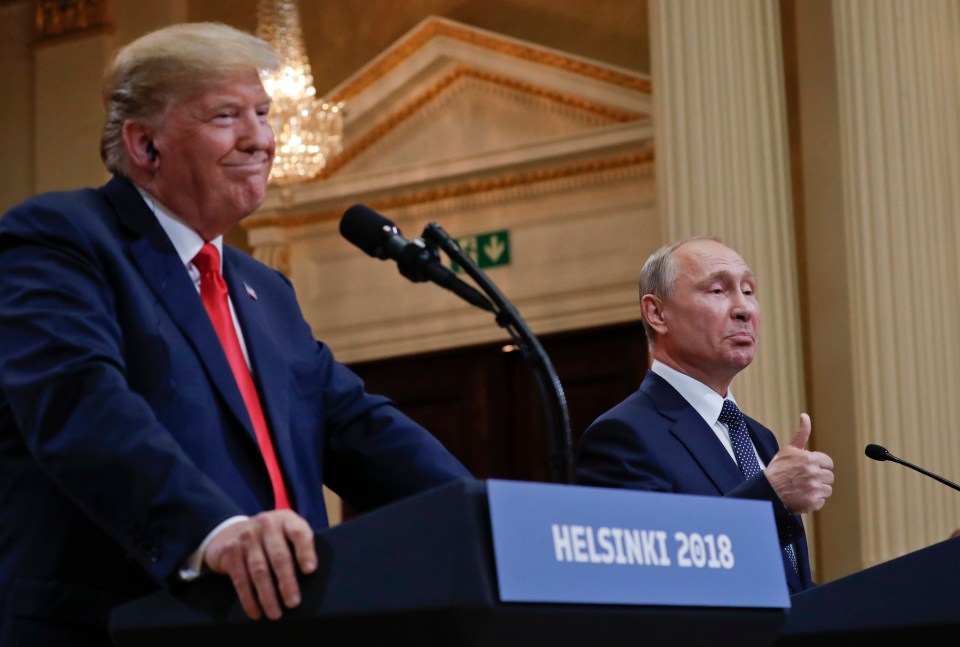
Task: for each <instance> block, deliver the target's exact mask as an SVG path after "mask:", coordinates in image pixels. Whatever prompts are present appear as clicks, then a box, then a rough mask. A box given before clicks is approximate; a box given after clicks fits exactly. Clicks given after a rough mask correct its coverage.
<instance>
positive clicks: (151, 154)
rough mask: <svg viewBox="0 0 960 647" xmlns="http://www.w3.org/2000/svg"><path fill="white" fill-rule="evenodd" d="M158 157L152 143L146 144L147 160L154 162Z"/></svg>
mask: <svg viewBox="0 0 960 647" xmlns="http://www.w3.org/2000/svg"><path fill="white" fill-rule="evenodd" d="M158 157H160V153H159V152H158V151H157V149H156V147H154V145H153V142H147V159H149V160H150V161H151V162H156V161H157V158H158Z"/></svg>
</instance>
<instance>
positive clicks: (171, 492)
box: [0, 178, 469, 645]
mask: <svg viewBox="0 0 960 647" xmlns="http://www.w3.org/2000/svg"><path fill="white" fill-rule="evenodd" d="M223 267H224V270H223V271H224V277H225V279H226V281H227V283H228V285H229V289H230V295H231V299H232V301H233V304H234V307H235V309H236V313H237V317H238V319H239V321H240V325H241V327H242V329H243V332H244V337H245V341H246V344H247V348H248V351H249V355H250V361H251V364H252V370H253V374H254V379H255V380H256V383H257V385H258V388H259V389H260V393H261V399H262V401H263V403H264V409H265V414H266V417H267V421H268V424H269V427H270V430H271V432H272V434H273V438H274V444H275V447H276V451H277V454H278V458H279V461H280V464H281V467H282V470H283V475H284V478H285V480H286V483H287V487H288V491H289V493H290V496H291V499H292V503H293V506H294V508H295V509H296V510H297V512H298V513H299V514H301V515H302V516H303V517H304V518H306V520H307V521H308V522H309V523H310V525H311V526H312V527H313V528H314V529H315V530H320V529H322V528H324V527H325V526H326V525H327V516H326V509H325V506H324V501H323V495H322V489H321V485H322V484H323V483H326V484H327V485H329V486H330V487H331V488H332V489H333V490H334V491H336V492H338V493H339V494H340V495H341V496H342V497H343V498H344V499H346V500H347V501H348V502H350V503H351V504H352V505H354V506H356V507H357V508H358V509H360V510H363V509H367V508H370V507H374V506H377V505H381V504H383V503H386V502H389V501H392V500H395V499H398V498H401V497H404V496H407V495H409V494H412V493H415V492H418V491H422V490H425V489H428V488H431V487H434V486H437V485H440V484H443V483H446V482H449V481H451V480H455V479H458V478H468V477H469V473H468V472H467V471H466V469H465V468H464V467H463V466H462V465H461V464H460V463H459V462H458V461H457V460H456V459H455V458H454V457H453V456H451V455H450V454H449V453H448V452H447V451H446V450H445V449H444V448H443V447H442V446H441V445H440V443H439V442H437V441H436V439H434V438H433V437H432V436H431V435H430V434H428V433H427V432H426V431H425V430H424V429H423V428H421V427H420V426H419V425H417V424H416V423H414V422H413V421H412V420H410V419H409V418H407V417H406V416H404V415H403V414H402V413H401V412H400V411H398V410H397V409H396V408H395V407H394V406H393V404H392V403H391V402H390V400H388V399H386V398H383V397H379V396H375V395H370V394H367V393H366V392H365V391H364V388H363V384H362V382H361V381H360V379H359V378H358V377H357V376H356V375H355V374H354V373H352V372H351V371H350V370H349V369H347V368H346V367H345V366H343V365H341V364H339V363H337V362H336V361H335V360H334V358H333V356H332V355H331V353H330V350H329V349H328V348H327V347H326V346H325V345H323V344H322V343H319V342H317V341H316V340H315V339H314V337H313V335H312V332H311V329H310V326H309V325H308V324H307V322H306V321H304V319H303V316H302V314H301V312H300V308H299V306H298V305H297V302H296V298H295V295H294V291H293V288H292V286H291V284H290V282H289V281H288V280H287V279H286V278H285V277H284V276H283V275H282V274H280V273H279V272H276V271H275V270H273V269H270V268H268V267H266V266H265V265H263V264H261V263H259V262H257V261H255V260H253V259H252V258H250V257H248V256H246V255H244V254H242V253H240V252H238V251H237V250H235V249H232V248H229V247H225V249H224V253H223ZM272 501H273V495H272V491H271V487H270V480H269V477H268V475H267V472H266V469H265V467H264V465H263V461H262V459H261V457H260V453H259V450H258V448H257V444H256V440H255V436H254V431H253V428H252V426H251V423H250V420H249V417H248V416H247V413H246V409H245V408H244V405H243V401H242V399H241V396H240V392H239V390H238V388H237V386H236V383H235V381H234V379H233V376H232V373H231V371H230V367H229V364H228V363H227V360H226V357H225V355H224V353H223V350H222V348H221V346H220V343H219V341H218V339H217V337H216V333H215V332H214V329H213V326H212V324H211V323H210V320H209V318H208V316H207V314H206V311H205V310H204V307H203V304H202V302H201V300H200V297H199V295H198V293H197V290H196V288H195V287H194V284H193V282H192V281H191V279H190V277H189V275H188V273H187V271H186V269H185V268H184V266H183V264H182V262H181V260H180V258H179V257H178V255H177V253H176V251H175V250H174V248H173V245H172V244H171V242H170V241H169V239H168V238H167V236H166V234H165V233H164V231H163V229H162V228H161V227H160V225H159V223H158V222H157V220H156V218H155V217H154V215H153V214H152V212H151V211H150V210H149V209H148V207H147V206H146V205H145V204H144V202H143V200H142V198H141V197H140V195H139V194H138V192H137V191H136V189H135V188H134V187H133V185H132V184H130V183H129V182H128V181H127V180H125V179H122V178H114V179H113V180H111V181H110V182H109V183H108V184H107V185H105V186H103V187H101V188H99V189H88V190H82V191H75V192H68V193H54V194H46V195H41V196H38V197H36V198H34V199H31V200H29V201H27V202H25V203H24V204H22V205H20V206H19V207H16V208H14V209H13V210H11V211H10V212H9V213H8V214H7V215H6V216H5V217H4V218H3V219H2V220H0V645H7V644H14V643H16V640H18V639H24V640H25V641H26V642H25V643H24V644H35V643H36V644H58V643H57V642H56V641H57V640H59V639H61V638H62V639H63V642H64V644H70V643H69V642H68V641H69V640H71V639H77V640H79V638H77V637H78V636H87V635H89V636H94V635H96V636H99V635H101V634H99V633H97V632H100V631H102V629H103V627H104V626H105V624H106V622H107V618H108V614H109V611H110V610H111V609H112V608H113V607H114V606H116V605H117V604H119V603H122V602H124V601H126V600H128V599H130V598H132V597H135V596H137V595H140V594H143V593H147V592H149V591H151V590H154V589H156V588H157V587H158V586H163V585H165V584H167V583H169V582H171V581H173V580H174V579H175V578H176V576H177V572H178V570H179V568H180V567H181V566H182V564H183V562H184V560H185V558H186V557H187V556H188V555H189V554H190V553H191V552H192V551H194V550H195V549H196V548H197V547H198V546H199V545H200V543H201V541H202V540H203V538H204V537H205V536H206V535H207V534H208V533H209V532H210V531H211V530H212V529H213V528H214V527H215V526H216V525H217V524H219V523H220V522H221V521H223V520H224V519H226V518H228V517H230V516H233V515H240V514H247V515H254V514H256V513H258V512H260V511H263V510H267V509H270V508H271V507H272ZM58 623H62V626H61V625H60V624H58ZM67 626H69V627H71V628H72V629H70V630H69V631H68V630H67V629H63V628H62V627H67ZM87 630H89V631H90V632H92V633H90V634H84V633H83V632H84V631H87ZM71 631H72V632H73V633H72V634H71V633H70V632H71ZM71 636H72V638H71ZM28 639H34V642H29V640H28ZM16 644H21V643H16Z"/></svg>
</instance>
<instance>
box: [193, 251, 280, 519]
mask: <svg viewBox="0 0 960 647" xmlns="http://www.w3.org/2000/svg"><path fill="white" fill-rule="evenodd" d="M193 264H194V265H195V266H196V267H197V269H198V270H200V298H201V299H202V300H203V305H204V307H205V308H206V309H207V314H208V315H210V321H212V322H213V327H214V329H215V330H216V331H217V337H219V338H220V343H221V344H222V345H223V350H224V352H225V353H226V355H227V361H228V362H230V368H231V370H232V371H233V377H234V379H236V381H237V386H238V387H240V395H241V396H243V402H244V404H245V405H246V406H247V413H248V414H249V415H250V422H252V423H253V430H254V432H255V433H256V435H257V442H258V443H259V444H260V452H261V453H262V454H263V461H264V463H266V465H267V472H268V473H269V474H270V483H271V484H272V485H273V497H274V503H275V505H276V507H277V509H286V508H290V499H289V498H288V497H287V488H286V486H285V485H284V484H283V475H282V474H281V473H280V464H279V463H278V462H277V455H276V454H275V453H274V451H273V441H272V440H271V439H270V431H269V430H268V429H267V421H266V419H265V418H264V416H263V407H262V406H261V405H260V396H259V395H258V394H257V387H256V385H255V384H254V383H253V376H251V375H250V369H249V367H248V366H247V361H246V359H244V357H243V350H241V348H240V340H239V339H238V338H237V329H236V328H234V325H233V317H231V316H230V303H229V301H228V300H227V284H226V283H225V282H224V280H223V275H222V274H220V253H219V252H218V251H217V248H216V247H214V246H213V244H211V243H206V244H205V245H204V246H203V248H202V249H201V250H200V252H199V253H198V254H197V255H196V256H195V257H194V259H193Z"/></svg>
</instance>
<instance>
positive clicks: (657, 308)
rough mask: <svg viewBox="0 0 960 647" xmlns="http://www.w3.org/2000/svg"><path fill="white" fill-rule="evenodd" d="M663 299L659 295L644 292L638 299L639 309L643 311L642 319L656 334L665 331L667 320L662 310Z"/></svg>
mask: <svg viewBox="0 0 960 647" xmlns="http://www.w3.org/2000/svg"><path fill="white" fill-rule="evenodd" d="M663 306H664V304H663V301H662V300H661V299H660V297H657V296H655V295H653V294H644V295H643V297H642V298H641V299H640V311H641V312H642V313H643V320H644V321H646V322H647V325H648V326H650V327H651V328H653V329H654V330H655V331H656V332H657V334H658V335H662V334H664V333H666V332H667V321H666V318H665V316H664V312H663Z"/></svg>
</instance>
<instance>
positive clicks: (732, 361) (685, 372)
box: [576, 237, 834, 593]
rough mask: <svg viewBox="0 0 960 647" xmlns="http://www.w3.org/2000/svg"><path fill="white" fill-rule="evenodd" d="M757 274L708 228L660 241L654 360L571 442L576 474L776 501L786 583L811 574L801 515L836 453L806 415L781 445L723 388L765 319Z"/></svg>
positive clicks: (819, 494) (646, 309)
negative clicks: (823, 445)
mask: <svg viewBox="0 0 960 647" xmlns="http://www.w3.org/2000/svg"><path fill="white" fill-rule="evenodd" d="M756 289H757V280H756V277H755V276H754V274H753V272H752V271H750V268H749V267H748V266H747V264H746V263H745V262H744V260H743V259H742V258H741V257H740V255H739V254H737V253H736V252H735V251H734V250H732V249H730V248H729V247H727V246H726V245H724V244H723V243H721V242H720V241H718V240H716V239H713V238H706V237H694V238H686V239H683V240H681V241H678V242H676V243H674V244H671V245H667V246H665V247H662V248H660V249H659V250H657V251H656V252H654V253H653V255H651V256H650V258H649V259H647V262H646V263H645V264H644V266H643V270H642V272H641V276H640V306H641V313H642V316H643V326H644V330H645V331H646V334H647V340H648V342H649V346H650V352H651V354H652V355H653V360H654V361H653V364H652V366H651V368H650V371H649V372H648V373H647V375H646V377H645V378H644V380H643V383H642V384H641V385H640V388H639V390H637V391H636V392H635V393H633V394H632V395H631V396H630V397H628V398H627V399H626V400H624V401H623V402H621V403H620V404H618V405H617V406H616V407H614V408H613V409H611V410H610V411H608V412H606V413H605V414H603V415H602V416H600V417H599V418H598V419H597V420H596V421H594V423H593V424H592V425H590V427H589V428H588V429H587V431H586V432H585V433H584V435H583V438H582V439H581V441H580V444H579V448H578V452H577V465H576V472H577V480H578V482H579V483H581V484H584V485H599V486H605V487H620V488H629V489H636V490H654V491H658V492H678V493H684V494H700V495H712V496H729V497H737V498H746V499H760V500H768V501H771V502H772V503H773V509H774V517H775V519H776V523H777V531H778V534H779V536H780V544H781V546H782V547H783V549H784V550H783V554H784V557H783V560H784V569H785V571H786V574H787V584H788V585H789V587H790V591H791V593H797V592H800V591H802V590H804V589H807V588H809V587H810V586H812V585H813V582H812V579H811V576H810V562H809V558H808V555H807V541H806V537H805V535H804V530H803V523H802V521H801V520H800V517H799V516H798V515H799V514H801V513H804V512H813V511H815V510H819V509H820V508H822V507H823V505H824V504H825V503H826V500H827V498H828V497H829V496H830V494H831V493H832V491H833V487H832V486H833V478H834V477H833V460H832V459H831V458H830V457H829V456H827V455H826V454H823V453H821V452H813V451H808V450H807V449H806V445H807V442H808V440H809V438H810V428H811V427H810V416H808V415H807V414H806V413H802V414H800V426H799V428H798V429H797V432H796V434H795V435H794V437H793V438H792V439H791V441H790V442H789V443H788V444H787V445H786V446H785V447H783V448H782V449H780V448H779V447H778V445H777V441H776V438H775V437H774V435H773V433H771V432H770V430H769V429H767V428H766V427H764V426H763V425H761V424H760V423H758V422H757V421H755V420H753V419H752V418H749V417H747V416H745V415H743V414H742V413H741V412H740V409H739V408H738V406H737V404H736V400H734V398H733V394H732V393H731V391H730V383H731V382H732V381H733V378H734V377H735V376H736V375H737V374H738V373H739V372H740V371H742V370H743V369H744V368H746V367H747V366H749V365H750V362H752V361H753V358H754V355H755V353H756V347H757V338H758V332H759V326H760V307H759V305H758V303H757V296H756Z"/></svg>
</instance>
